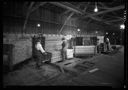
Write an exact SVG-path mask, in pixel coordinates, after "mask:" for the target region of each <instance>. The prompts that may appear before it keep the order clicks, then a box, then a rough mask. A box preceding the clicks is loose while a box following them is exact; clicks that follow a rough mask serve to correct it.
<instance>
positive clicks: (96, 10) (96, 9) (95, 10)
mask: <svg viewBox="0 0 128 90" xmlns="http://www.w3.org/2000/svg"><path fill="white" fill-rule="evenodd" d="M94 12H98V8H97V3H95V9H94Z"/></svg>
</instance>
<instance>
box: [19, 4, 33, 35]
mask: <svg viewBox="0 0 128 90" xmlns="http://www.w3.org/2000/svg"><path fill="white" fill-rule="evenodd" d="M33 4H34V2H31V4H30V6H29V7H28V10H27V15H26V19H25V22H24V26H23V31H22V36H23V32H24V31H25V28H26V24H27V21H28V17H29V14H30V11H31V8H32V6H33Z"/></svg>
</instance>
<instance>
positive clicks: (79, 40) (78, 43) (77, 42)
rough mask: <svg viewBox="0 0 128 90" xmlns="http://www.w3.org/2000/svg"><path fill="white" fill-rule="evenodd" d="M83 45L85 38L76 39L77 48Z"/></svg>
mask: <svg viewBox="0 0 128 90" xmlns="http://www.w3.org/2000/svg"><path fill="white" fill-rule="evenodd" d="M79 45H80V46H81V45H83V37H76V46H79Z"/></svg>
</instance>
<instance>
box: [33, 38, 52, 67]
mask: <svg viewBox="0 0 128 90" xmlns="http://www.w3.org/2000/svg"><path fill="white" fill-rule="evenodd" d="M35 56H36V66H37V68H38V69H41V68H40V67H41V65H42V62H43V63H44V62H46V61H47V62H50V61H51V57H52V54H51V53H49V52H46V51H45V50H44V49H43V47H42V45H41V40H40V39H38V40H37V42H36V44H35Z"/></svg>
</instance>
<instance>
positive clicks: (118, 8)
mask: <svg viewBox="0 0 128 90" xmlns="http://www.w3.org/2000/svg"><path fill="white" fill-rule="evenodd" d="M120 9H124V6H122V5H121V6H117V7H114V8H111V9H109V10H104V11H101V12H97V13H94V14H89V15H86V16H85V17H84V18H88V17H92V16H97V15H100V14H104V13H108V12H112V11H116V10H120Z"/></svg>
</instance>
